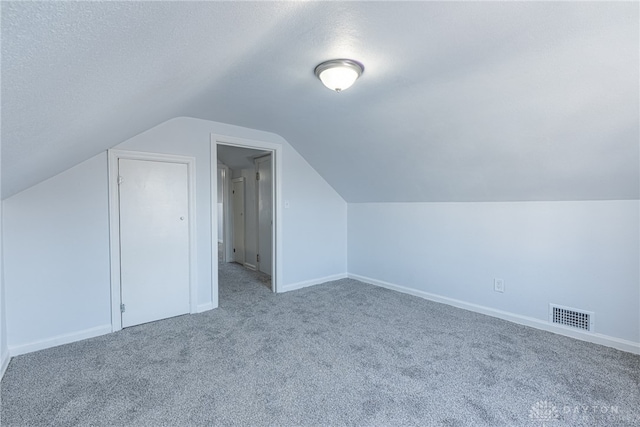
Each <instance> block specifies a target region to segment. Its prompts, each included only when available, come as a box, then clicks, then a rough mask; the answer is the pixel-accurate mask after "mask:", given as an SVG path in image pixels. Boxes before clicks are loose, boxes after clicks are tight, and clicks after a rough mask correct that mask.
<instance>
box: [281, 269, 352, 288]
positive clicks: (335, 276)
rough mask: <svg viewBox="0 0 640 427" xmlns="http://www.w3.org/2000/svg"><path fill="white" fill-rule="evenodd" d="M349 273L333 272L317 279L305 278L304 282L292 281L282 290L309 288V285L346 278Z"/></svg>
mask: <svg viewBox="0 0 640 427" xmlns="http://www.w3.org/2000/svg"><path fill="white" fill-rule="evenodd" d="M347 277H348V276H347V273H340V274H333V275H331V276H325V277H320V278H317V279H311V280H304V281H302V282H297V283H291V284H288V285H284V286H282V290H281V292H289V291H295V290H296V289H302V288H307V287H309V286H314V285H320V284H322V283H327V282H333V281H334V280H340V279H346V278H347Z"/></svg>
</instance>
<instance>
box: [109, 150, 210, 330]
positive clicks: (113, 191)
mask: <svg viewBox="0 0 640 427" xmlns="http://www.w3.org/2000/svg"><path fill="white" fill-rule="evenodd" d="M120 159H129V160H146V161H152V162H167V163H180V164H186V165H187V182H188V183H189V188H188V197H189V312H190V313H196V312H197V296H198V293H197V292H198V289H197V279H196V271H197V265H196V234H195V233H196V191H195V188H196V159H195V158H193V157H187V156H179V155H173V154H160V153H149V152H142V151H125V150H108V162H109V254H110V261H109V262H110V266H111V331H112V332H116V331H119V330H121V329H122V316H121V313H120V304H121V303H122V293H121V281H120V199H119V197H118V160H120ZM215 175H217V169H216V173H215ZM214 188H216V191H217V187H214ZM216 200H217V197H216ZM216 203H217V202H216ZM216 210H217V209H216ZM216 224H217V223H216ZM216 233H217V225H216ZM216 245H217V239H216ZM216 247H217V246H216ZM217 256H218V255H217V251H216V258H217Z"/></svg>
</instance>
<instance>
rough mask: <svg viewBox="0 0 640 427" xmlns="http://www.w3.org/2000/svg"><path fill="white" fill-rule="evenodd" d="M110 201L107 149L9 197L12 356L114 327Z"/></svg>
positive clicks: (7, 259)
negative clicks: (112, 320)
mask: <svg viewBox="0 0 640 427" xmlns="http://www.w3.org/2000/svg"><path fill="white" fill-rule="evenodd" d="M107 203H108V198H107V156H106V153H102V154H100V155H98V156H95V157H93V158H91V159H89V160H87V161H86V162H83V163H81V164H79V165H77V166H75V167H73V168H71V169H69V170H67V171H65V172H63V173H62V174H60V175H57V176H55V177H53V178H51V179H49V180H47V181H44V182H42V183H40V184H38V185H36V186H34V187H31V188H29V189H27V190H25V191H23V192H21V193H18V194H16V195H14V196H13V197H10V198H8V199H6V200H5V201H4V212H3V215H4V245H5V246H4V249H5V251H4V257H5V258H4V266H5V271H4V273H5V288H6V289H5V297H6V315H7V338H8V343H9V348H10V351H11V354H12V355H15V354H19V353H23V352H28V351H31V350H36V349H39V348H44V347H48V346H51V345H56V344H60V343H63V342H69V341H73V340H75V339H77V338H78V337H88V336H94V335H98V334H102V333H106V332H109V331H110V330H111V310H110V282H109V228H108V226H109V221H108V206H107ZM70 335H71V336H70Z"/></svg>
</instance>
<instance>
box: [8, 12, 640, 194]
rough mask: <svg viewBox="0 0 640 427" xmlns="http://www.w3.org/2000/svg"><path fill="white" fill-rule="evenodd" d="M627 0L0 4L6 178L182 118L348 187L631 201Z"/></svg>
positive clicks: (38, 171)
mask: <svg viewBox="0 0 640 427" xmlns="http://www.w3.org/2000/svg"><path fill="white" fill-rule="evenodd" d="M638 8H639V6H638V3H637V2H627V3H614V2H606V3H591V2H586V3H583V2H562V3H550V2H539V3H538V2H534V3H523V2H514V3H508V2H491V3H484V2H469V3H459V2H458V3H448V2H447V3H436V2H409V3H398V2H278V3H246V2H106V3H97V2H37V3H32V2H4V1H3V2H2V162H3V163H2V173H3V177H2V185H3V188H2V194H3V197H8V196H10V195H12V194H14V193H16V192H18V191H20V190H22V189H25V188H27V187H29V186H31V185H33V184H35V183H37V182H39V181H41V180H43V179H46V178H48V177H50V176H52V175H54V174H56V173H58V172H61V171H62V170H64V169H66V168H68V167H70V166H73V165H75V164H77V163H78V162H80V161H82V160H84V159H87V158H89V157H91V156H92V155H95V154H97V153H98V152H100V151H102V150H105V149H107V148H109V147H112V146H114V145H116V144H118V143H120V142H122V141H123V140H125V139H127V138H129V137H131V136H134V135H136V134H137V133H140V132H142V131H144V130H146V129H148V128H150V127H153V126H155V125H157V124H159V123H161V122H163V121H165V120H168V119H170V118H173V117H177V116H191V117H197V118H202V119H209V120H214V121H219V122H225V123H230V124H236V125H241V126H246V127H251V128H255V129H261V130H266V131H271V132H275V133H278V134H280V135H282V136H283V137H284V138H285V139H286V140H287V141H288V142H289V143H290V144H291V145H293V146H294V147H295V148H296V149H297V150H298V151H299V152H300V154H302V155H303V156H304V157H305V158H306V159H307V161H308V162H309V163H310V164H311V165H312V166H313V167H314V168H315V169H316V170H317V171H318V172H319V173H320V174H321V175H322V176H323V177H324V178H325V179H326V180H327V181H328V182H329V184H331V185H332V186H333V187H334V188H335V189H336V190H337V191H338V192H339V193H340V194H341V195H342V197H343V198H344V199H345V200H347V201H349V202H365V201H380V202H394V201H503V200H589V199H594V200H599V199H638V198H639V194H640V172H639V163H640V153H639V132H640V129H639V115H640V112H639V85H638V78H639V62H640V60H639V39H640V37H639V30H638V27H639V11H638ZM341 57H347V58H353V59H356V60H358V61H361V62H362V63H363V64H364V65H365V72H364V74H363V76H362V78H361V79H360V80H359V81H358V82H356V84H355V85H354V87H352V88H351V89H349V90H347V91H345V92H343V93H340V94H336V93H332V92H331V91H329V90H327V89H325V88H324V87H323V86H322V85H321V84H320V82H319V81H318V80H317V79H316V78H315V76H314V75H313V69H314V67H315V66H316V65H317V64H318V63H320V62H322V61H324V60H327V59H333V58H341Z"/></svg>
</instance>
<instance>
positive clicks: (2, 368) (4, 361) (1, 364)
mask: <svg viewBox="0 0 640 427" xmlns="http://www.w3.org/2000/svg"><path fill="white" fill-rule="evenodd" d="M10 361H11V356H9V349H7V350H5V352H4V353H3V354H2V355H0V380H2V377H4V373H5V372H7V368H8V367H9V362H10Z"/></svg>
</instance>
